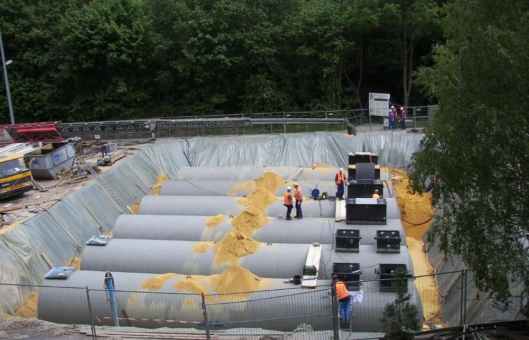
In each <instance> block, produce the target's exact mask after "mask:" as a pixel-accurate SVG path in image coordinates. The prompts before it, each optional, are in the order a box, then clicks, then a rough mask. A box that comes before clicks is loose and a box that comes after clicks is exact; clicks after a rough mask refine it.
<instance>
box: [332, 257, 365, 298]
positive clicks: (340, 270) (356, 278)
mask: <svg viewBox="0 0 529 340" xmlns="http://www.w3.org/2000/svg"><path fill="white" fill-rule="evenodd" d="M357 270H360V263H333V264H332V275H333V276H334V275H337V276H338V278H339V279H340V281H343V282H345V283H347V285H348V286H349V290H352V291H354V290H360V273H356V274H352V272H354V271H357Z"/></svg>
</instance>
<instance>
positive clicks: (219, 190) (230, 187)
mask: <svg viewBox="0 0 529 340" xmlns="http://www.w3.org/2000/svg"><path fill="white" fill-rule="evenodd" d="M292 183H293V181H290V182H288V183H285V184H284V185H283V186H282V187H281V188H279V189H278V190H276V191H275V192H274V194H275V195H276V196H278V197H283V194H284V193H285V192H286V190H287V186H290V187H292ZM298 184H299V186H300V187H301V188H302V189H303V192H304V193H305V195H306V196H312V190H313V189H318V190H319V192H320V194H321V193H322V192H327V194H328V195H330V196H335V194H336V185H335V184H334V181H333V180H332V179H331V180H330V181H329V180H325V181H311V182H308V181H298ZM389 185H390V188H388V187H387V186H384V192H383V193H382V194H383V197H394V196H395V193H394V192H393V190H392V188H391V184H389ZM292 190H294V189H292ZM252 191H253V187H252V182H248V181H247V182H240V181H234V180H178V179H177V180H168V181H165V182H163V183H162V185H161V187H160V193H159V194H160V196H165V195H169V196H171V195H172V196H247V195H249V194H251V193H252ZM293 193H294V191H292V194H293Z"/></svg>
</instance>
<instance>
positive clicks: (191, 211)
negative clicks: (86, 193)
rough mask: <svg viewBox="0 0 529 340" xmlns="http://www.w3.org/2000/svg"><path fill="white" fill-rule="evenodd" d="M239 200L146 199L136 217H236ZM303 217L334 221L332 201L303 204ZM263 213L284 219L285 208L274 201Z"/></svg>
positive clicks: (202, 198) (199, 197) (170, 197)
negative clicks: (219, 215)
mask: <svg viewBox="0 0 529 340" xmlns="http://www.w3.org/2000/svg"><path fill="white" fill-rule="evenodd" d="M240 199H241V198H240V197H230V196H193V197H186V196H145V197H143V198H142V200H141V202H140V208H139V214H141V215H143V214H146V215H196V216H214V215H217V214H224V215H228V216H230V215H231V216H235V215H237V214H239V213H241V212H242V211H244V210H245V209H247V207H246V206H244V205H241V204H239V203H237V201H238V200H240ZM302 209H303V217H304V218H305V217H309V218H310V217H325V218H334V215H335V206H334V202H333V201H329V200H322V201H315V200H310V199H305V200H303V205H302ZM264 213H265V214H266V215H268V216H271V217H278V216H285V214H286V208H285V207H284V206H283V199H282V198H281V199H280V198H279V197H278V198H277V201H276V203H273V204H271V205H269V206H268V207H267V208H266V211H264Z"/></svg>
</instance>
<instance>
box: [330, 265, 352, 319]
mask: <svg viewBox="0 0 529 340" xmlns="http://www.w3.org/2000/svg"><path fill="white" fill-rule="evenodd" d="M332 284H333V286H334V291H335V292H336V299H337V300H338V304H339V306H340V321H341V322H349V321H351V294H349V287H348V286H347V284H346V283H345V282H343V281H340V278H339V277H338V275H334V276H333V277H332Z"/></svg>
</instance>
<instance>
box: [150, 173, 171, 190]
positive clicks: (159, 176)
mask: <svg viewBox="0 0 529 340" xmlns="http://www.w3.org/2000/svg"><path fill="white" fill-rule="evenodd" d="M167 179H168V177H167V175H166V174H156V184H155V185H154V186H153V187H152V189H151V195H158V194H159V193H160V187H161V186H162V183H163V182H164V181H166V180H167Z"/></svg>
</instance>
